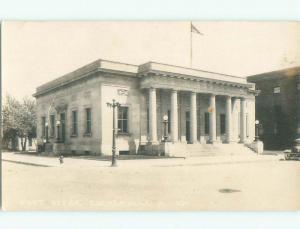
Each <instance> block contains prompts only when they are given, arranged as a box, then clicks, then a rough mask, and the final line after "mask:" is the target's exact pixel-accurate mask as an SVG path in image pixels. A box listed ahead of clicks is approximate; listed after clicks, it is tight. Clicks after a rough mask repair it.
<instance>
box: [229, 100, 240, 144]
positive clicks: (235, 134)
mask: <svg viewBox="0 0 300 229" xmlns="http://www.w3.org/2000/svg"><path fill="white" fill-rule="evenodd" d="M238 101H239V100H238V98H236V97H234V98H233V100H232V117H231V118H232V126H231V127H232V131H231V132H232V135H231V137H232V141H234V142H237V141H238V135H239V130H238V114H237V112H236V107H237V104H238Z"/></svg>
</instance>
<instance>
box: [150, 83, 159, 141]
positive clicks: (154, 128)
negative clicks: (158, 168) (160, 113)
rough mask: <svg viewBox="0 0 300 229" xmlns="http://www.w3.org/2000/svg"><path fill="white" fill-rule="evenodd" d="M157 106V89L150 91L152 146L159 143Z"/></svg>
mask: <svg viewBox="0 0 300 229" xmlns="http://www.w3.org/2000/svg"><path fill="white" fill-rule="evenodd" d="M156 108H157V105H156V89H155V88H150V89H149V134H150V142H151V143H152V144H156V143H158V141H157V117H156V116H157V111H156V110H157V109H156Z"/></svg>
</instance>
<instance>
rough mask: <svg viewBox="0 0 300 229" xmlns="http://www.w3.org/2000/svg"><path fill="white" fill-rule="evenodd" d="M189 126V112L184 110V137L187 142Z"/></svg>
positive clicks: (189, 133) (189, 137)
mask: <svg viewBox="0 0 300 229" xmlns="http://www.w3.org/2000/svg"><path fill="white" fill-rule="evenodd" d="M190 128H191V127H190V112H189V111H187V112H185V133H186V134H185V138H186V141H187V142H188V143H189V142H190V141H191V132H190Z"/></svg>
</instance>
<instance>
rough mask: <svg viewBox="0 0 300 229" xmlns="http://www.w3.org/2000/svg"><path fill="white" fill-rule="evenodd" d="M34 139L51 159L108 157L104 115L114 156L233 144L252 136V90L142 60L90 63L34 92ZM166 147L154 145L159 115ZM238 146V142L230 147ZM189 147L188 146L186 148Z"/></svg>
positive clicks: (158, 139) (237, 81) (238, 81)
mask: <svg viewBox="0 0 300 229" xmlns="http://www.w3.org/2000/svg"><path fill="white" fill-rule="evenodd" d="M34 96H35V97H36V100H37V117H38V126H37V135H38V141H39V143H40V144H42V143H43V142H45V139H46V138H47V140H48V141H49V143H47V144H46V149H45V150H46V151H49V152H53V153H54V154H57V153H60V152H63V153H65V154H68V153H72V154H97V155H100V154H101V155H110V154H111V145H112V121H113V120H112V109H111V108H109V107H108V106H107V105H106V103H107V102H111V101H112V99H115V100H116V101H118V102H119V103H120V104H121V107H119V108H118V111H117V120H116V125H117V126H118V134H117V152H118V153H119V154H138V153H143V154H157V153H158V152H159V151H163V152H162V153H167V154H169V155H171V156H172V155H175V156H180V155H182V154H183V152H186V151H189V149H191V147H194V149H197V150H199V152H200V151H201V149H202V148H203V147H205V146H207V145H209V144H210V143H213V144H211V145H216V144H217V145H221V144H224V146H225V144H226V145H228V144H232V145H233V144H235V145H239V146H240V147H241V148H242V149H243V148H244V144H250V143H251V142H253V140H254V135H255V125H254V121H255V89H254V84H253V83H248V82H247V80H246V79H245V78H241V77H236V76H230V75H225V74H219V73H213V72H207V71H201V70H196V69H190V68H184V67H178V66H172V65H166V64H160V63H154V62H149V63H146V64H143V65H139V66H135V65H130V64H123V63H118V62H112V61H105V60H97V61H95V62H93V63H91V64H89V65H86V66H84V67H82V68H79V69H77V70H76V71H74V72H71V73H69V74H66V75H64V76H62V77H60V78H58V79H56V80H53V81H51V82H48V83H46V84H44V85H42V86H40V87H38V88H37V90H36V93H35V94H34ZM164 115H167V116H168V125H167V126H168V131H167V134H168V142H169V146H168V147H169V148H168V150H166V148H164V146H163V144H164V143H162V139H163V133H164V125H163V116H164ZM237 143H241V144H237ZM189 147H190V148H189Z"/></svg>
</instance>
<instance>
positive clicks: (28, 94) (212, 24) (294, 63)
mask: <svg viewBox="0 0 300 229" xmlns="http://www.w3.org/2000/svg"><path fill="white" fill-rule="evenodd" d="M1 46H2V47H1V56H2V57H1V58H2V139H1V141H2V142H1V144H2V206H3V207H2V208H3V210H5V211H295V210H299V209H300V197H299V192H300V162H299V158H300V23H299V22H266V21H262V22H258V21H256V22H254V21H253V22H247V21H73V22H72V21H4V22H2V25H1Z"/></svg>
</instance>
